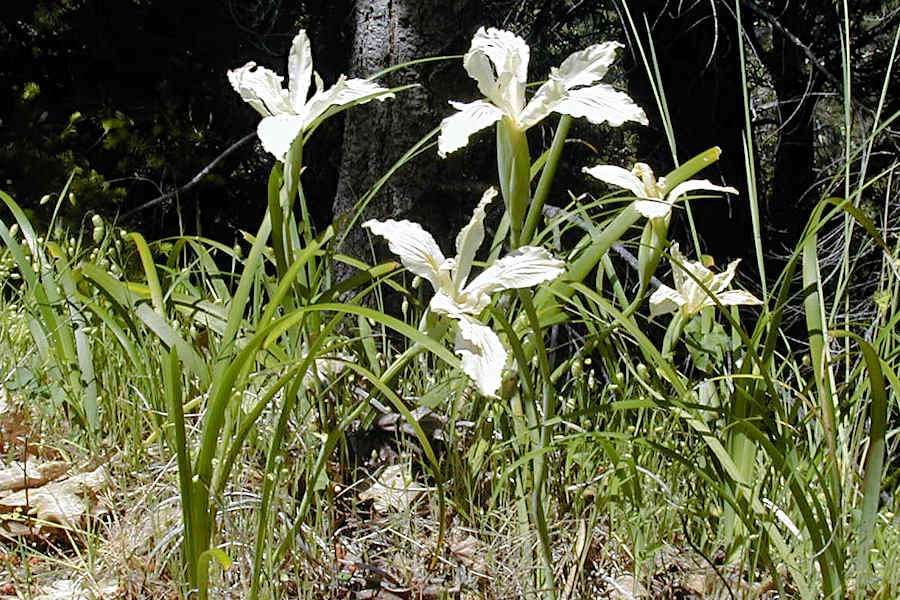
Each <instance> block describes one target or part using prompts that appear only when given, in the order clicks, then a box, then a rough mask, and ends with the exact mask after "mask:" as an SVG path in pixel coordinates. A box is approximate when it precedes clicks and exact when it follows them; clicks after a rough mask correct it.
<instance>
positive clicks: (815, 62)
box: [744, 0, 841, 87]
mask: <svg viewBox="0 0 900 600" xmlns="http://www.w3.org/2000/svg"><path fill="white" fill-rule="evenodd" d="M744 4H746V5H747V6H748V7H749V8H750V10H752V11H753V12H755V13H756V14H758V15H759V16H761V17H763V18H764V19H766V20H767V21H768V22H769V23H771V24H772V26H773V27H775V29H777V30H778V31H780V32H781V34H782V35H784V37H786V38H787V39H789V40H791V42H793V43H794V45H796V46H797V47H798V48H800V49H801V50H803V53H804V54H805V55H806V57H807V58H809V62H810V64H812V66H814V67H815V68H816V70H818V71H819V72H820V73H821V74H822V75H824V76H825V79H827V80H828V81H830V82H831V83H833V84H834V85H835V86H837V87H840V85H841V82H840V81H838V78H837V77H835V76H834V75H832V74H831V73H830V72H829V71H828V69H826V68H825V65H823V64H822V63H821V61H819V57H817V56H816V55H815V54H814V53H813V51H812V50H811V49H810V48H809V46H807V45H806V44H804V43H803V42H802V41H801V40H800V38H798V37H797V36H796V35H794V34H793V33H791V32H790V31H789V30H788V29H787V27H785V26H784V25H782V24H781V23H780V22H779V21H778V19H777V18H776V17H775V15H773V14H772V13H770V12H769V11H767V10H766V9H765V8H763V7H762V6H760V5H759V4H757V3H756V2H753V0H744Z"/></svg>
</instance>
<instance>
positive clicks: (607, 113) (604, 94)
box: [553, 83, 647, 127]
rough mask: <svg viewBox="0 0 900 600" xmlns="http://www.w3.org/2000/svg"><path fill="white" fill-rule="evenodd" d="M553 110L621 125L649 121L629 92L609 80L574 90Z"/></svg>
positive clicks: (599, 121) (576, 116)
mask: <svg viewBox="0 0 900 600" xmlns="http://www.w3.org/2000/svg"><path fill="white" fill-rule="evenodd" d="M553 110H554V111H555V112H558V113H562V114H565V115H570V116H572V117H575V118H581V117H584V118H586V119H587V120H588V121H590V122H591V123H595V124H598V125H599V124H600V123H604V122H605V123H609V124H610V125H612V126H613V127H618V126H619V125H622V124H623V123H625V121H637V122H638V123H641V124H643V125H646V124H647V115H645V114H644V110H643V109H642V108H641V107H640V106H638V105H637V104H635V103H634V101H633V100H632V99H631V98H630V97H629V96H628V94H626V93H625V92H620V91H618V90H616V89H614V88H613V87H612V86H611V85H607V84H605V83H598V84H597V85H593V86H591V87H587V88H580V89H577V90H570V91H569V93H568V94H566V97H565V98H564V99H563V100H562V101H560V102H559V103H558V104H557V105H556V106H555V107H554V108H553Z"/></svg>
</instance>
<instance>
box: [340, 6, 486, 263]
mask: <svg viewBox="0 0 900 600" xmlns="http://www.w3.org/2000/svg"><path fill="white" fill-rule="evenodd" d="M473 4H477V3H470V2H468V1H467V0H453V1H450V2H447V1H441V0H365V1H364V0H358V1H357V2H356V3H355V6H354V7H353V12H352V19H353V22H354V25H355V29H354V37H353V50H352V53H351V57H350V69H349V74H350V75H351V76H357V77H368V76H371V75H373V74H374V73H376V72H378V71H380V70H382V69H384V68H386V67H389V66H393V65H397V64H400V63H403V62H407V61H410V60H414V59H418V58H425V57H428V56H440V55H448V54H461V53H462V52H464V51H465V47H466V44H467V42H468V39H469V37H470V33H471V31H472V30H473V26H474V18H475V13H476V12H477V9H475V8H473V7H472V6H471V5H473ZM462 75H463V72H462V70H461V68H460V64H459V61H450V62H443V61H441V62H436V63H426V64H423V65H417V66H415V67H408V68H404V69H401V70H399V71H394V72H393V73H391V74H389V75H388V76H386V77H384V78H382V79H380V80H379V82H380V83H381V84H382V85H386V86H388V87H396V86H401V85H406V84H411V83H417V84H420V87H417V88H413V89H410V90H407V91H404V92H402V93H400V94H398V95H397V97H396V98H394V99H393V100H388V101H386V102H372V103H369V104H366V105H363V106H358V107H354V108H353V109H352V110H350V111H348V112H347V117H346V121H345V126H344V140H343V150H342V158H341V167H340V174H339V178H338V185H337V191H336V194H335V199H334V218H335V221H336V222H343V223H345V224H349V221H347V220H346V219H347V216H348V215H352V214H353V213H354V212H355V211H356V209H357V206H358V200H359V198H360V197H361V196H362V195H363V194H364V193H365V192H366V191H367V190H368V189H369V188H370V187H371V186H372V185H373V184H374V183H375V182H376V181H377V180H378V179H379V178H380V177H381V176H382V175H384V174H385V173H386V172H387V171H388V169H389V168H390V167H391V165H393V164H394V163H395V162H396V161H397V160H398V159H399V158H400V157H401V156H402V155H403V154H404V153H405V152H406V151H407V150H408V149H409V148H410V147H412V146H413V145H414V144H415V143H416V142H418V141H419V140H420V139H421V138H422V137H423V136H424V135H426V134H427V133H428V132H429V131H430V130H432V129H433V128H435V127H436V126H437V125H438V124H439V123H440V120H441V119H442V118H443V117H444V116H446V115H448V114H449V113H450V108H449V106H448V105H447V101H448V100H449V99H452V98H453V97H454V96H455V95H456V94H458V92H459V81H460V80H461V79H462V78H463V77H462ZM446 164H447V163H446V162H445V161H442V160H441V159H439V158H438V157H437V151H436V150H429V151H427V152H426V153H425V154H424V155H422V156H419V157H417V158H416V159H414V160H413V161H411V162H410V163H407V164H406V165H404V166H403V167H402V168H401V169H400V170H399V171H397V172H396V173H395V174H394V175H393V176H392V177H391V178H390V180H389V181H388V183H387V184H386V185H385V186H384V187H383V188H382V189H381V190H380V191H379V193H378V194H377V195H376V196H375V197H374V198H373V199H372V201H371V202H370V203H369V205H368V206H367V207H366V208H365V210H364V212H363V215H362V218H361V219H360V220H359V221H356V222H355V223H353V224H352V226H351V227H350V228H349V229H347V230H346V231H347V237H346V239H345V242H344V244H343V245H342V247H341V248H340V249H339V251H340V252H343V253H345V254H349V255H351V256H354V257H356V258H362V259H366V260H371V258H372V256H371V252H370V251H369V244H368V240H367V236H366V234H365V231H364V230H362V229H361V228H360V227H359V224H360V223H361V222H362V221H364V220H365V219H367V218H378V219H385V218H407V219H410V220H417V221H427V223H428V225H427V227H428V229H429V230H430V231H432V233H433V234H435V237H436V238H437V239H438V242H439V243H441V238H447V237H448V233H449V231H451V229H452V228H453V225H454V224H455V223H456V222H457V221H459V214H460V212H461V210H462V211H464V208H461V207H460V206H459V200H458V199H456V195H455V194H454V193H453V189H452V188H453V187H454V186H453V184H452V180H451V179H450V176H449V175H450V174H449V172H448V171H449V169H447V167H446ZM475 200H477V198H475V199H473V200H472V203H473V204H474V202H475ZM435 229H436V231H435ZM452 230H454V231H455V229H452ZM337 270H338V276H339V277H340V278H345V277H346V276H348V275H349V274H350V273H349V272H348V269H346V268H343V269H342V268H341V267H340V265H338V268H337ZM342 271H343V272H342Z"/></svg>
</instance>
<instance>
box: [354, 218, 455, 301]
mask: <svg viewBox="0 0 900 600" xmlns="http://www.w3.org/2000/svg"><path fill="white" fill-rule="evenodd" d="M362 226H363V227H365V228H367V229H368V230H369V231H371V232H372V233H374V234H375V235H380V236H381V237H383V238H384V239H386V240H387V242H388V247H389V248H390V249H391V252H393V253H394V254H396V255H397V256H399V257H400V262H402V263H403V266H405V267H406V268H407V269H409V270H410V271H412V272H413V273H414V274H416V275H418V276H419V277H421V278H423V279H427V280H428V281H430V282H431V285H433V286H434V288H435V289H439V288H440V283H439V280H438V271H439V269H440V267H441V264H443V262H444V260H445V259H444V254H443V253H442V252H441V249H440V248H439V247H438V245H437V242H435V241H434V238H433V237H431V234H430V233H428V232H427V231H425V230H424V229H422V226H421V225H419V224H418V223H413V222H411V221H406V220H403V221H395V220H393V219H388V220H387V221H376V220H374V219H371V220H369V221H366V222H365V223H363V225H362Z"/></svg>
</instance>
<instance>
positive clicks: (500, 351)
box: [456, 318, 507, 398]
mask: <svg viewBox="0 0 900 600" xmlns="http://www.w3.org/2000/svg"><path fill="white" fill-rule="evenodd" d="M457 322H458V323H459V332H458V333H457V334H456V353H457V354H459V356H460V358H461V359H462V368H463V371H464V372H465V374H466V375H468V376H469V377H470V378H471V379H472V381H473V382H475V386H476V387H477V388H478V391H479V392H481V394H482V395H484V396H487V397H489V398H496V397H497V391H498V390H499V389H500V384H501V383H502V381H503V367H505V366H506V357H507V354H506V350H505V349H504V348H503V343H502V342H500V338H499V337H497V334H496V333H494V331H493V330H492V329H491V328H490V327H488V326H487V325H482V324H481V323H479V322H478V321H476V320H474V319H471V318H463V319H460V320H459V321H457Z"/></svg>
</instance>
